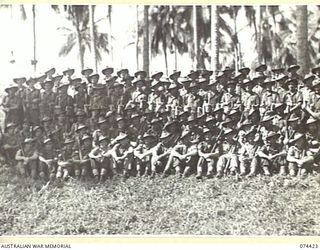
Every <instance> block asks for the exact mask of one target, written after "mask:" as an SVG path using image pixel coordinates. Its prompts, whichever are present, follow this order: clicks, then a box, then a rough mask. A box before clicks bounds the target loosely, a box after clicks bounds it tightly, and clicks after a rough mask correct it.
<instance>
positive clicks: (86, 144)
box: [83, 140, 91, 147]
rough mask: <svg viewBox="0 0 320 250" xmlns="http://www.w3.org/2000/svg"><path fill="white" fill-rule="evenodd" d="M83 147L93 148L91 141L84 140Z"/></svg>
mask: <svg viewBox="0 0 320 250" xmlns="http://www.w3.org/2000/svg"><path fill="white" fill-rule="evenodd" d="M83 145H84V146H85V147H90V146H91V140H84V142H83Z"/></svg>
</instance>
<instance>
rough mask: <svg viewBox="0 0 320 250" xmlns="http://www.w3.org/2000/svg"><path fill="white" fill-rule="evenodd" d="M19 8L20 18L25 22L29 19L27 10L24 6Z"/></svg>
mask: <svg viewBox="0 0 320 250" xmlns="http://www.w3.org/2000/svg"><path fill="white" fill-rule="evenodd" d="M19 8H20V17H21V19H22V20H23V21H25V20H26V19H27V14H26V10H25V8H24V6H23V5H22V4H21V5H19Z"/></svg>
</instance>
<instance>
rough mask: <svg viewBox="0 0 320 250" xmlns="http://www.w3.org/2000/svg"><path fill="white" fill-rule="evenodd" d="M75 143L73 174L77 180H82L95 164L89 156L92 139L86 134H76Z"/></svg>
mask: <svg viewBox="0 0 320 250" xmlns="http://www.w3.org/2000/svg"><path fill="white" fill-rule="evenodd" d="M76 145H77V152H78V154H74V157H73V164H74V169H75V170H74V175H75V178H76V179H77V180H80V181H82V182H83V181H85V180H86V179H87V177H88V173H89V172H91V169H92V168H94V166H95V163H94V161H93V160H92V159H91V158H90V152H91V150H92V139H91V137H90V136H88V135H87V134H84V135H82V134H78V136H76Z"/></svg>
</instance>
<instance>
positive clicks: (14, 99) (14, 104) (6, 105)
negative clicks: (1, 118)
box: [2, 83, 21, 126]
mask: <svg viewBox="0 0 320 250" xmlns="http://www.w3.org/2000/svg"><path fill="white" fill-rule="evenodd" d="M5 91H6V92H7V93H8V95H7V96H5V97H4V98H3V100H2V109H3V111H4V112H5V122H4V124H5V126H6V125H7V124H9V123H15V124H17V125H19V124H20V123H19V122H20V120H21V119H20V117H19V115H21V112H20V102H21V100H20V99H19V97H18V96H17V95H16V93H17V91H18V86H17V85H16V84H14V83H12V84H10V85H9V86H8V87H7V88H5Z"/></svg>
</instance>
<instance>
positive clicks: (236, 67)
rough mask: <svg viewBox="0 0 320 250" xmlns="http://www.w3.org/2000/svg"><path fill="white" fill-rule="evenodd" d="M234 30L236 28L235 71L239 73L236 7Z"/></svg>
mask: <svg viewBox="0 0 320 250" xmlns="http://www.w3.org/2000/svg"><path fill="white" fill-rule="evenodd" d="M233 28H234V43H235V44H234V66H235V71H236V72H237V71H238V68H239V67H238V65H239V58H238V38H237V36H238V34H237V33H238V30H237V11H236V7H233Z"/></svg>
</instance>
